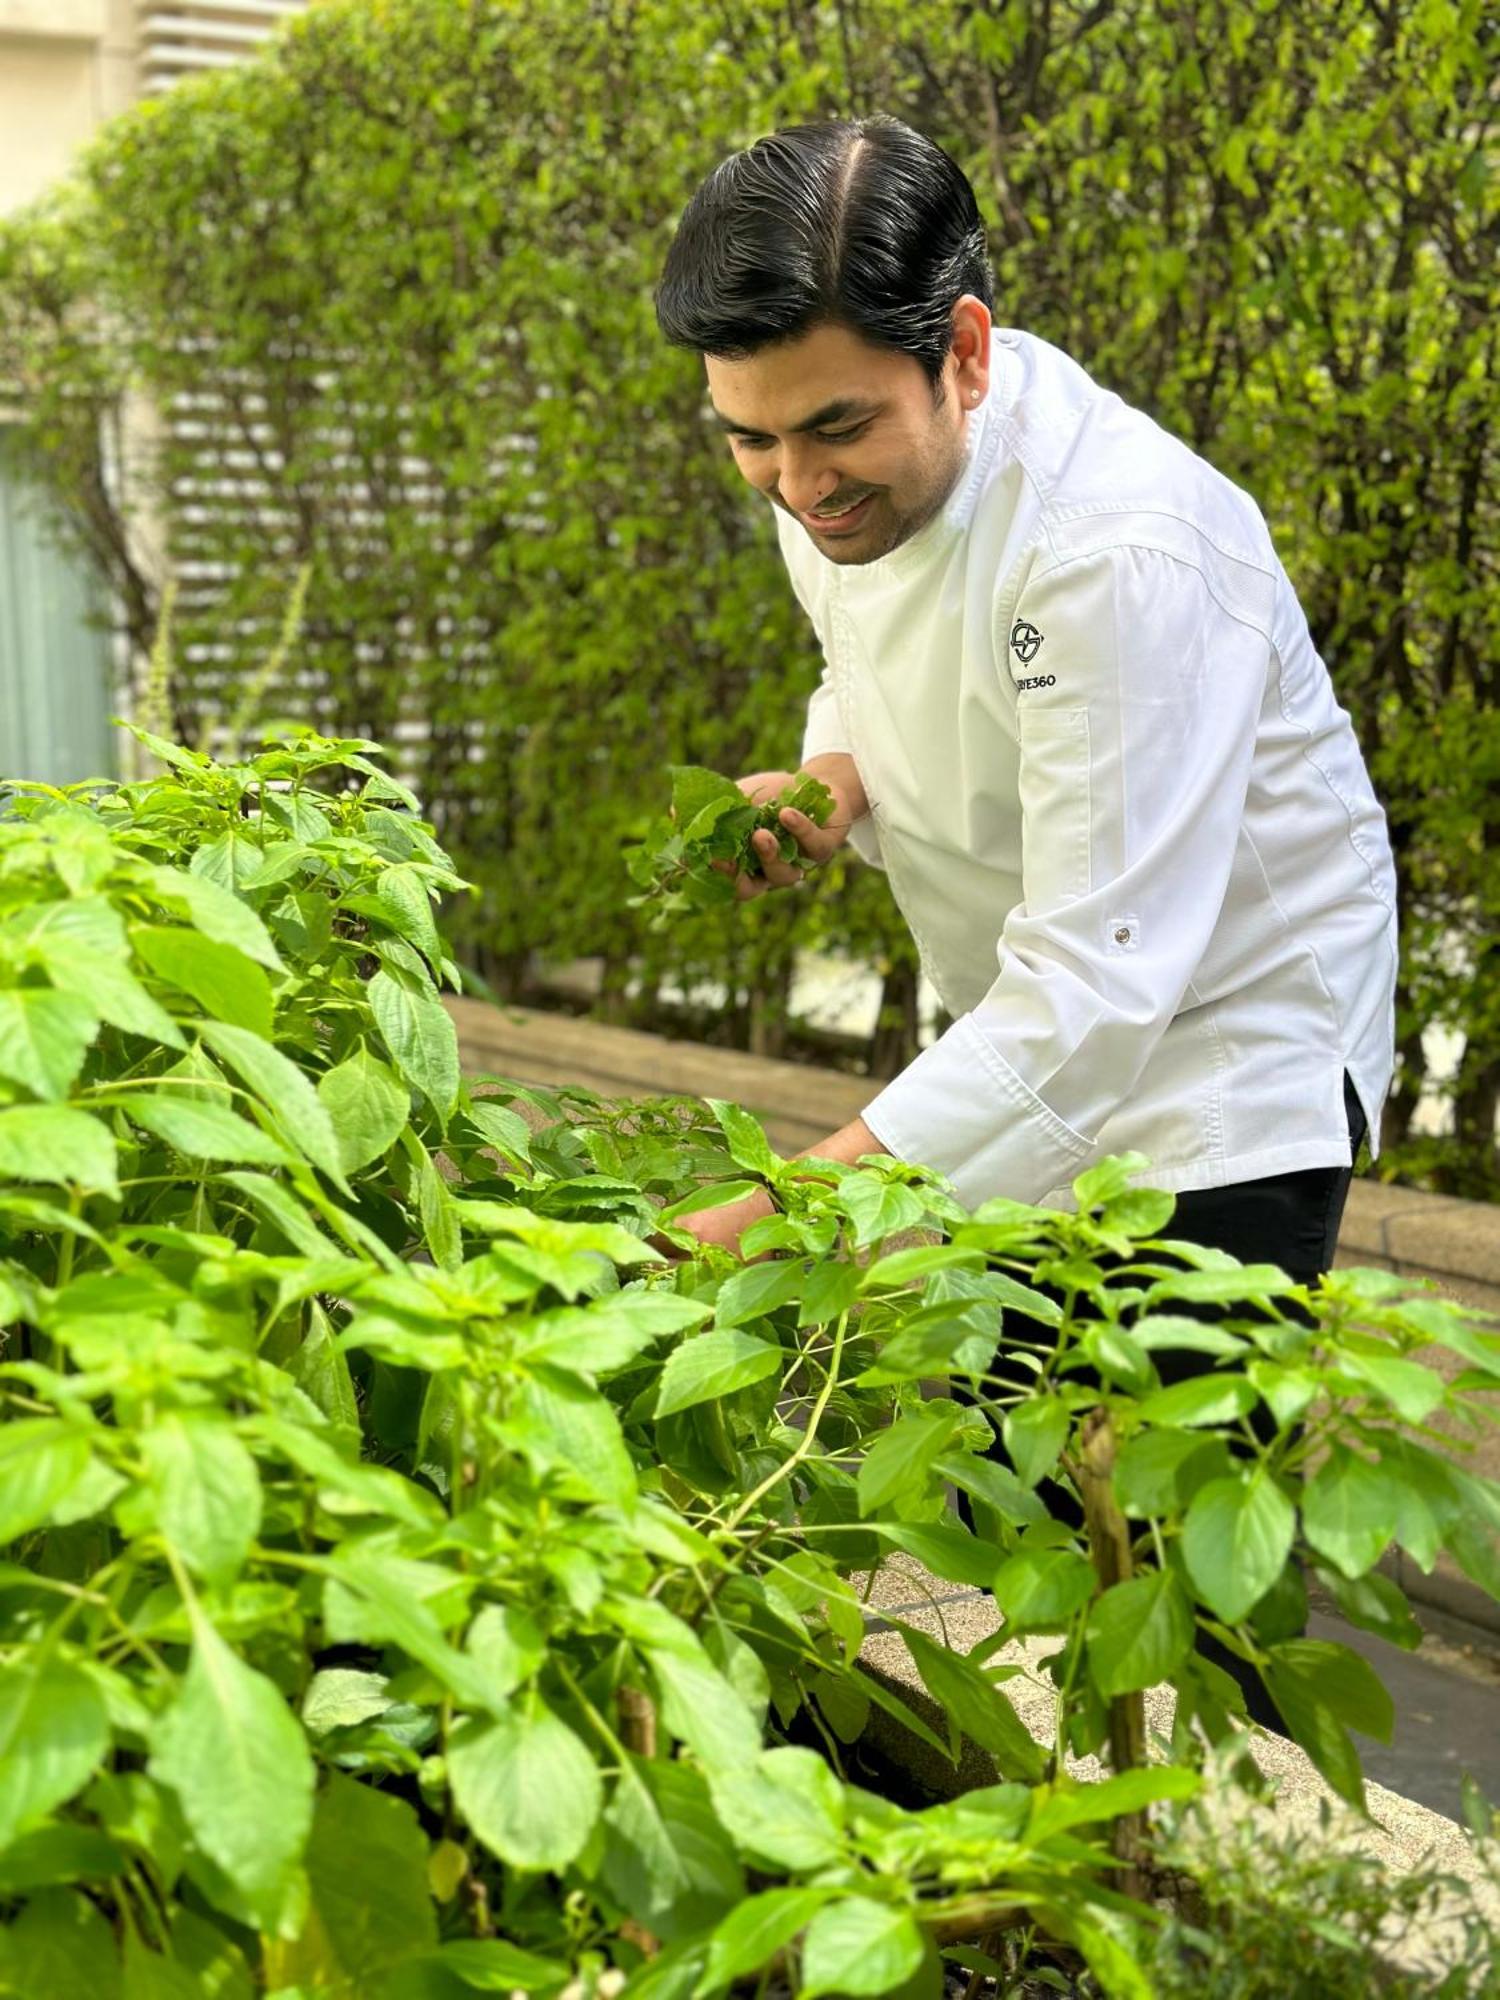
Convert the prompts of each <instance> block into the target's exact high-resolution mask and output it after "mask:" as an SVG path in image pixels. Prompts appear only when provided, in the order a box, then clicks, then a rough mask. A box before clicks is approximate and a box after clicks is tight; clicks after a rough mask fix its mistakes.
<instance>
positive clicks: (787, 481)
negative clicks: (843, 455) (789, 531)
mask: <svg viewBox="0 0 1500 2000" xmlns="http://www.w3.org/2000/svg"><path fill="white" fill-rule="evenodd" d="M838 484H839V475H838V471H837V469H836V468H835V467H834V466H832V465H830V464H829V463H828V460H827V458H826V457H825V455H824V454H823V453H822V452H821V451H816V452H813V451H796V450H792V449H789V448H788V447H787V446H786V445H783V446H782V448H781V452H780V465H779V468H778V472H777V480H776V486H777V490H778V492H779V493H780V494H781V497H782V499H783V500H784V501H785V502H786V504H787V506H788V507H790V508H792V509H793V510H794V511H795V512H796V513H798V514H811V513H812V512H813V511H814V510H815V509H816V508H817V507H819V506H821V505H822V503H823V502H824V501H825V500H828V499H830V498H831V497H832V496H833V495H834V494H835V493H836V492H837V491H838Z"/></svg>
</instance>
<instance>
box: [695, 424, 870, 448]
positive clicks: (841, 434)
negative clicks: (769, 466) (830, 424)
mask: <svg viewBox="0 0 1500 2000" xmlns="http://www.w3.org/2000/svg"><path fill="white" fill-rule="evenodd" d="M868 429H869V425H868V424H856V425H855V426H854V428H853V430H848V431H819V432H818V433H817V435H818V437H819V438H820V439H821V440H822V442H823V443H824V444H852V443H853V441H854V439H855V438H857V437H863V436H864V434H865V432H866V431H867V430H868ZM730 436H731V437H732V438H733V439H734V442H735V443H736V444H737V445H738V446H739V447H740V449H741V450H742V451H764V450H765V449H766V447H767V446H768V445H772V444H774V443H775V442H776V440H775V439H774V438H768V437H751V436H749V435H747V434H746V433H745V432H743V431H731V432H730Z"/></svg>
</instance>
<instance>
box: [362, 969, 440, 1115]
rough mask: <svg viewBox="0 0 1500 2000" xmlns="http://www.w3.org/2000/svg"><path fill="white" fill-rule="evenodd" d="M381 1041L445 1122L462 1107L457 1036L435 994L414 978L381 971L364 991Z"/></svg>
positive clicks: (392, 1058) (403, 974)
mask: <svg viewBox="0 0 1500 2000" xmlns="http://www.w3.org/2000/svg"><path fill="white" fill-rule="evenodd" d="M365 992H366V997H367V998H368V1000H369V1003H370V1010H371V1012H372V1013H373V1015H374V1017H375V1025H376V1026H377V1027H378V1028H379V1030H380V1035H381V1039H382V1041H384V1043H385V1045H386V1048H387V1050H388V1051H389V1053H390V1056H391V1060H392V1061H393V1062H394V1063H395V1065H396V1067H397V1069H398V1070H399V1071H400V1073H401V1074H402V1076H404V1077H405V1078H406V1079H407V1080H408V1082H410V1083H412V1084H414V1085H415V1086H416V1088H417V1089H418V1090H420V1091H421V1093H422V1095H423V1096H424V1097H425V1098H426V1099H427V1101H428V1103H429V1104H430V1105H431V1106H432V1108H433V1110H434V1111H435V1112H436V1113H437V1115H438V1117H439V1119H440V1120H442V1121H443V1122H444V1123H446V1122H447V1120H448V1118H449V1117H450V1116H451V1115H452V1112H453V1108H454V1106H455V1105H456V1104H457V1102H458V1087H459V1064H458V1034H457V1030H456V1029H455V1028H454V1025H453V1021H452V1018H451V1016H450V1015H449V1014H448V1012H447V1010H446V1008H445V1007H444V1006H443V1003H442V1001H441V1000H440V999H439V998H438V996H437V994H436V992H435V991H434V990H433V988H432V987H431V986H429V985H428V984H427V982H426V981H425V980H423V979H419V978H417V977H416V976H415V975H414V974H412V973H405V972H392V971H391V970H390V969H389V968H388V967H382V968H381V970H380V971H379V972H377V973H376V974H375V977H374V978H373V979H372V980H371V981H370V983H369V985H368V987H367V988H366V989H365Z"/></svg>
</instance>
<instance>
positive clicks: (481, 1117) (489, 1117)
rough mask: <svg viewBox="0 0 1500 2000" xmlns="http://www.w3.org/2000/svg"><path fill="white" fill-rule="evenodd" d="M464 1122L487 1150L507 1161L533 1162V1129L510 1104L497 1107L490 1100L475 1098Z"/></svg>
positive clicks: (466, 1112) (468, 1107)
mask: <svg viewBox="0 0 1500 2000" xmlns="http://www.w3.org/2000/svg"><path fill="white" fill-rule="evenodd" d="M464 1116H465V1118H467V1119H468V1121H469V1123H470V1124H471V1125H472V1126H473V1127H474V1130H475V1131H476V1132H477V1133H478V1134H479V1136H480V1138H481V1139H483V1140H484V1142H485V1144H486V1145H488V1146H493V1147H494V1149H495V1151H496V1152H497V1153H499V1154H500V1155H501V1156H502V1157H503V1158H505V1159H507V1160H530V1158H531V1127H530V1126H529V1125H528V1124H527V1123H526V1120H525V1119H524V1118H523V1117H522V1116H521V1114H520V1112H519V1111H512V1110H511V1108H510V1106H509V1105H508V1104H495V1103H492V1102H491V1100H490V1099H489V1098H487V1097H476V1098H473V1099H472V1100H471V1101H470V1103H469V1104H468V1106H467V1107H466V1109H465V1111H464Z"/></svg>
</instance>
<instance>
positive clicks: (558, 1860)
mask: <svg viewBox="0 0 1500 2000" xmlns="http://www.w3.org/2000/svg"><path fill="white" fill-rule="evenodd" d="M448 1777H449V1782H450V1783H451V1784H452V1787H453V1796H454V1800H455V1802H456V1803H457V1805H458V1809H459V1811H460V1812H461V1813H462V1814H463V1816H464V1818H465V1819H466V1820H467V1821H468V1823H469V1825H470V1826H471V1827H472V1828H473V1830H474V1833H475V1835H476V1837H477V1838H478V1839H479V1840H481V1841H483V1843H484V1845H485V1846H486V1847H487V1848H488V1849H489V1850H490V1852H491V1853H492V1854H496V1855H498V1856H499V1857H500V1859H501V1860H502V1861H504V1862H507V1863H509V1865H510V1866H511V1867H512V1868H550V1869H557V1868H564V1867H566V1866H567V1864H568V1863H569V1862H570V1861H573V1860H575V1859H576V1858H577V1856H578V1854H579V1853H580V1852H581V1850H582V1848H583V1844H584V1842H585V1841H586V1840H587V1839H588V1837H589V1835H590V1834H591V1833H592V1832H593V1830H594V1823H595V1821H596V1820H597V1819H598V1817H599V1813H600V1809H601V1807H602V1805H603V1802H604V1787H603V1784H602V1783H601V1781H600V1777H599V1767H598V1765H597V1764H595V1762H594V1760H593V1758H592V1757H591V1756H590V1755H589V1753H588V1751H587V1750H586V1749H585V1748H584V1746H583V1744H582V1743H581V1742H580V1741H579V1739H578V1737H577V1736H575V1735H574V1733H573V1731H572V1730H571V1729H569V1728H568V1726H567V1724H566V1723H565V1722H563V1721H561V1720H560V1719H559V1718H558V1717H557V1716H556V1715H554V1714H553V1713H552V1711H551V1710H550V1709H549V1708H547V1707H546V1706H545V1705H544V1704H543V1703H542V1702H540V1701H538V1700H537V1699H535V1698H534V1697H533V1698H531V1699H529V1700H528V1701H526V1702H525V1703H521V1704H517V1705H516V1707H514V1708H513V1709H511V1710H509V1711H508V1712H507V1713H506V1714H504V1715H502V1716H499V1717H497V1718H496V1719H495V1720H494V1721H493V1722H478V1721H476V1720H474V1719H472V1718H470V1719H469V1720H467V1721H465V1722H463V1723H461V1724H460V1725H459V1727H458V1728H457V1729H456V1730H455V1731H454V1733H453V1736H452V1739H451V1742H450V1747H449V1751H448Z"/></svg>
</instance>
